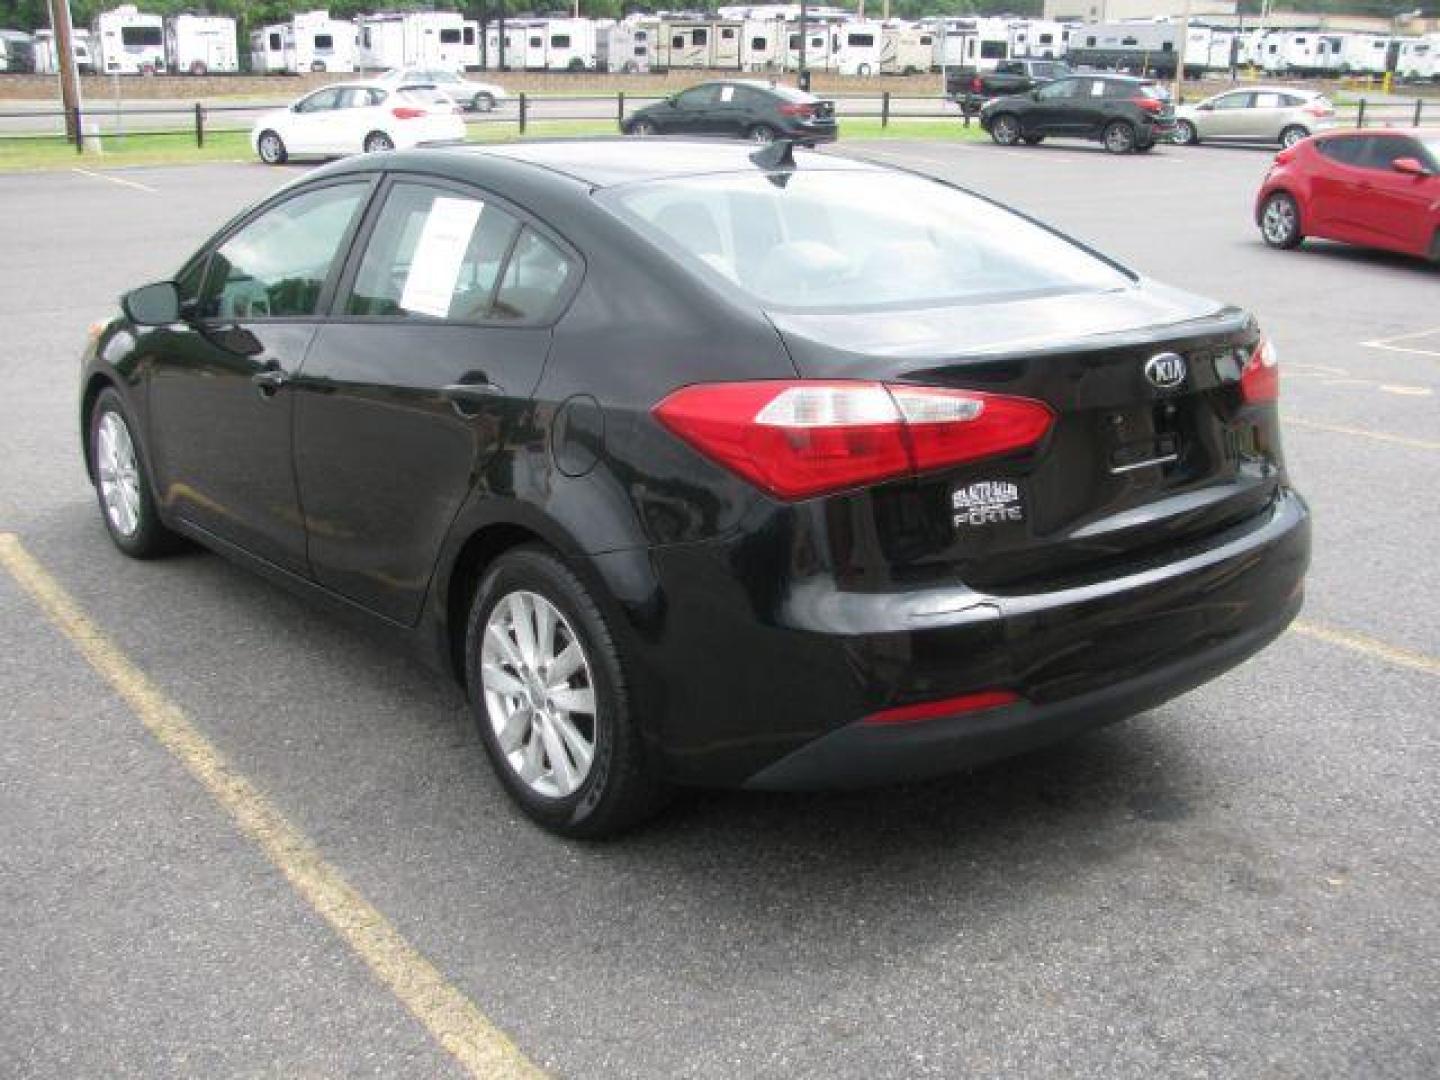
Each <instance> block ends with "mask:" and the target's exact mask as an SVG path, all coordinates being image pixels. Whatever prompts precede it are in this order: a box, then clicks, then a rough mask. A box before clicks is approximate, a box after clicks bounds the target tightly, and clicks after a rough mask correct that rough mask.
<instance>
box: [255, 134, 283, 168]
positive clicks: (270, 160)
mask: <svg viewBox="0 0 1440 1080" xmlns="http://www.w3.org/2000/svg"><path fill="white" fill-rule="evenodd" d="M284 152H285V150H284V146H283V145H282V144H281V142H280V136H279V135H276V134H275V133H274V132H273V131H267V132H266V133H265V134H264V135H261V136H260V160H261V161H263V162H265V164H267V165H275V164H278V163H279V161H280V158H281V155H283V154H284Z"/></svg>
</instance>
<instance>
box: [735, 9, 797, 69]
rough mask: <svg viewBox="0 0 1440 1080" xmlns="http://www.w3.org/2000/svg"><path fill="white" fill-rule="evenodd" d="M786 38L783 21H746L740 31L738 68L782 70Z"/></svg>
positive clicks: (787, 35)
mask: <svg viewBox="0 0 1440 1080" xmlns="http://www.w3.org/2000/svg"><path fill="white" fill-rule="evenodd" d="M788 37H789V30H788V29H787V27H786V25H785V20H784V19H746V20H745V21H744V22H743V23H742V24H741V29H740V66H741V67H742V68H743V69H744V70H746V71H778V70H779V69H781V68H783V67H784V66H785V43H786V40H787V38H788Z"/></svg>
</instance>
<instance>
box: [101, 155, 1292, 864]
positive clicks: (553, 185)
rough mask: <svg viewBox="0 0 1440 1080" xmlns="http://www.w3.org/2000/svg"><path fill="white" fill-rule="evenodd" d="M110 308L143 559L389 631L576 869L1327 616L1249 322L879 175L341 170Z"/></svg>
mask: <svg viewBox="0 0 1440 1080" xmlns="http://www.w3.org/2000/svg"><path fill="white" fill-rule="evenodd" d="M122 307H123V312H122V313H121V314H119V315H117V316H116V317H115V318H114V319H113V320H112V321H111V322H109V323H108V324H106V325H104V326H103V327H100V328H97V330H96V332H95V334H94V337H93V339H92V341H91V343H90V346H89V347H88V349H87V350H86V353H85V358H84V370H83V377H82V381H81V387H82V395H81V402H80V422H81V425H82V430H83V432H84V452H85V461H86V465H87V467H88V469H89V473H90V475H91V477H92V478H93V480H94V483H95V487H96V490H97V492H98V495H99V502H100V508H101V511H102V514H103V519H104V522H105V525H106V527H107V528H108V530H109V533H110V536H111V537H112V539H113V540H114V542H115V544H116V545H118V547H119V548H120V549H121V550H122V551H124V552H125V553H127V554H129V555H132V556H136V557H140V558H145V557H151V556H155V555H157V554H160V553H161V552H164V551H167V550H170V549H171V548H172V547H173V546H174V545H175V544H176V543H177V542H178V541H179V539H180V538H182V537H183V538H188V539H190V540H193V541H199V542H200V543H202V544H204V545H206V546H208V547H210V548H213V549H214V550H216V551H219V552H221V553H223V554H225V555H227V556H229V557H231V558H233V559H235V560H237V561H239V562H241V563H243V564H245V565H248V566H250V567H253V568H254V569H255V570H257V571H259V572H260V573H262V574H264V575H266V576H268V577H269V578H271V579H273V580H275V581H277V582H281V583H283V584H285V585H287V586H290V587H293V588H295V589H297V590H300V591H302V592H305V593H308V594H311V595H313V596H315V597H317V598H321V599H323V600H325V601H327V602H329V603H331V604H333V605H335V606H336V607H338V608H341V609H344V610H346V611H349V612H358V613H361V614H362V615H363V617H365V618H367V619H369V620H371V621H372V622H373V623H374V624H376V625H377V626H381V627H385V628H388V630H389V631H391V632H393V634H394V635H395V638H396V640H397V642H403V643H405V644H407V645H409V646H413V647H414V648H416V649H417V650H418V651H419V653H420V654H421V655H422V656H424V657H427V658H428V659H430V660H431V661H433V662H434V663H435V664H436V666H437V667H439V668H441V669H442V670H445V671H448V672H450V673H452V674H453V676H454V677H456V678H457V679H459V680H460V681H461V682H462V683H463V684H464V686H465V687H466V688H467V689H468V692H469V697H470V701H471V703H472V708H473V709H474V714H475V719H476V722H477V724H478V727H479V731H480V733H481V737H482V739H483V741H484V744H485V747H486V749H487V751H488V752H489V755H490V757H491V759H492V760H493V762H494V765H495V768H496V770H497V771H498V773H499V775H500V777H501V778H502V779H503V781H504V783H505V785H506V787H507V788H508V790H509V792H510V793H511V795H512V796H513V797H514V798H515V800H516V801H517V802H518V803H519V804H520V805H521V806H522V807H523V808H524V809H525V811H526V812H527V813H529V814H530V815H531V816H532V817H534V818H535V820H537V821H539V822H541V823H542V824H544V825H546V826H547V827H549V828H552V829H555V830H556V831H559V832H562V833H565V834H567V835H574V836H587V835H588V836H594V835H600V834H602V833H606V832H612V831H615V830H617V829H620V828H622V827H624V826H626V825H628V824H631V823H633V822H635V821H637V820H639V819H640V818H642V817H643V816H645V815H646V814H647V813H649V812H651V811H652V810H653V809H655V808H656V807H657V806H659V805H660V804H661V802H662V801H663V799H664V797H665V794H666V792H667V790H669V789H670V788H672V787H673V786H674V785H681V784H712V785H713V784H720V785H736V786H748V787H751V788H765V789H787V788H788V789H795V788H814V787H822V786H837V785H839V786H847V785H864V784H874V783H880V782H885V781H891V780H895V779H899V778H913V777H921V776H929V775H934V774H938V773H942V772H946V771H950V770H955V769H960V768H964V767H968V766H971V765H974V764H975V763H977V762H982V761H985V760H988V759H992V758H996V757H999V756H1003V755H1006V754H1012V753H1016V752H1019V751H1022V750H1025V749H1027V748H1029V747H1033V746H1036V745H1039V744H1042V743H1045V742H1048V741H1051V740H1054V739H1058V738H1061V737H1064V736H1068V735H1071V734H1074V733H1076V732H1079V731H1082V730H1084V729H1086V728H1089V727H1092V726H1094V725H1097V724H1101V723H1104V722H1106V721H1110V720H1114V719H1117V718H1119V717H1122V716H1126V715H1129V714H1132V713H1135V712H1138V711H1140V710H1144V709H1148V708H1150V707H1152V706H1154V705H1156V704H1158V703H1160V702H1162V701H1165V700H1167V699H1168V698H1171V697H1173V696H1175V695H1177V694H1179V693H1181V692H1183V691H1185V690H1188V689H1190V688H1191V687H1193V686H1195V685H1197V684H1198V683H1201V682H1203V681H1205V680H1206V679H1209V678H1211V677H1213V676H1215V675H1216V674H1218V673H1220V672H1222V671H1224V670H1226V669H1227V668H1229V667H1231V666H1232V665H1234V664H1236V663H1238V662H1240V661H1241V660H1243V659H1244V658H1246V657H1248V656H1250V655H1251V654H1252V653H1254V652H1256V651H1257V650H1259V649H1260V648H1261V647H1263V646H1264V645H1265V644H1266V643H1267V642H1268V641H1270V640H1271V639H1272V638H1273V637H1275V636H1276V635H1277V634H1279V633H1280V632H1281V631H1282V630H1283V629H1284V627H1285V626H1286V624H1287V623H1288V622H1289V621H1290V619H1291V618H1292V617H1293V616H1294V615H1295V613H1296V612H1297V610H1298V609H1299V607H1300V603H1301V597H1302V583H1303V577H1304V573H1305V569H1306V564H1307V560H1308V554H1309V521H1308V514H1307V511H1306V508H1305V504H1304V503H1303V501H1302V500H1301V498H1300V497H1299V496H1298V495H1297V494H1296V493H1295V491H1294V490H1293V489H1292V487H1291V486H1290V483H1289V481H1288V479H1287V477H1286V472H1285V466H1284V460H1283V458H1282V455H1281V451H1280V430H1279V421H1278V415H1277V409H1276V398H1277V394H1278V386H1279V379H1278V368H1277V366H1276V359H1275V353H1274V350H1273V348H1272V347H1271V345H1270V344H1269V343H1268V342H1267V341H1266V339H1265V338H1264V337H1263V336H1262V335H1261V333H1260V331H1259V330H1258V329H1257V327H1256V325H1255V322H1254V320H1253V319H1252V318H1251V317H1250V316H1249V315H1248V314H1247V313H1246V312H1244V311H1241V310H1237V309H1236V308H1233V307H1227V306H1224V305H1222V304H1217V303H1214V302H1212V301H1209V300H1204V299H1200V298H1198V297H1195V296H1191V295H1188V294H1186V293H1183V292H1179V291H1177V290H1175V289H1171V288H1167V287H1165V286H1162V285H1158V284H1154V283H1152V282H1148V281H1145V280H1143V279H1141V278H1140V277H1138V276H1136V275H1135V274H1134V273H1132V272H1131V271H1129V270H1127V269H1125V268H1124V267H1123V266H1120V265H1118V264H1116V263H1114V262H1111V261H1109V260H1107V259H1105V258H1103V257H1101V256H1098V255H1096V254H1095V253H1094V252H1092V251H1090V250H1089V249H1086V248H1083V247H1080V246H1078V245H1076V244H1074V243H1073V242H1071V241H1069V240H1066V239H1065V238H1063V237H1061V236H1059V235H1058V234H1056V233H1054V232H1051V231H1049V230H1047V229H1045V228H1043V227H1041V226H1039V225H1037V224H1035V223H1033V222H1032V221H1030V220H1029V219H1027V218H1024V217H1021V216H1018V215H1016V214H1013V213H1011V212H1009V211H1006V210H1004V209H1002V208H1000V207H998V206H997V205H995V204H994V203H992V202H990V201H988V200H985V199H982V198H979V197H977V196H973V195H970V194H968V193H966V192H964V191H962V190H959V189H956V188H954V187H951V186H948V185H946V184H944V183H941V182H938V181H932V180H928V179H924V178H921V177H918V176H915V175H911V174H908V173H903V172H899V171H895V170H891V169H887V168H884V167H880V166H877V165H872V164H864V163H860V162H853V161H846V160H843V159H838V158H834V157H826V156H822V155H818V154H812V153H808V152H806V151H803V150H802V151H799V152H798V153H794V154H793V156H792V151H791V148H790V147H789V146H788V144H776V145H774V146H770V147H765V148H761V149H759V150H751V149H749V148H745V147H743V146H740V145H736V144H733V143H727V142H717V141H709V142H690V143H685V142H673V141H667V142H659V141H657V142H651V143H644V144H639V145H637V144H635V143H633V142H626V141H623V140H618V139H617V140H610V141H599V142H593V143H584V144H577V143H561V144H545V143H532V144H525V145H517V146H512V147H507V148H503V149H490V150H483V151H482V150H479V149H455V150H449V151H416V152H412V153H405V154H389V155H382V156H378V157H366V158H359V159H353V160H350V161H345V162H341V163H337V164H335V165H331V166H329V167H326V168H323V169H320V170H317V171H315V172H312V173H309V174H307V175H306V176H304V177H302V178H301V179H300V180H299V181H297V182H296V183H295V184H293V185H291V186H290V187H289V188H287V189H285V190H282V191H281V192H279V193H278V194H275V195H273V196H271V197H270V198H268V199H266V200H265V201H264V202H262V203H260V204H259V205H257V206H255V207H254V208H252V209H250V210H248V211H246V212H245V213H244V214H242V215H241V216H240V217H238V218H236V219H235V220H234V221H233V222H232V223H231V224H229V225H227V226H226V227H225V228H224V229H223V230H222V231H221V232H220V233H219V234H218V235H217V236H215V237H214V239H212V240H211V241H210V242H208V243H207V244H205V245H204V246H203V247H202V248H201V249H200V250H199V251H198V252H197V253H196V254H195V255H194V256H193V257H192V258H191V259H190V260H189V261H188V262H186V264H185V265H184V266H183V267H181V268H180V270H179V272H178V274H177V275H176V276H175V278H174V280H173V281H165V282H161V283H158V284H154V285H148V286H145V287H143V288H140V289H137V290H135V291H134V292H131V293H130V294H128V295H127V296H126V297H125V298H124V300H123V303H122Z"/></svg>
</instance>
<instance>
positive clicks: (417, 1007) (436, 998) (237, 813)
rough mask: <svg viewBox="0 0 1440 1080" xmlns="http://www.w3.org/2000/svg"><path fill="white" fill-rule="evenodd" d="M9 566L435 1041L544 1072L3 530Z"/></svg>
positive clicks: (486, 1069) (524, 1074)
mask: <svg viewBox="0 0 1440 1080" xmlns="http://www.w3.org/2000/svg"><path fill="white" fill-rule="evenodd" d="M0 565H3V566H4V568H5V569H6V570H7V571H9V573H10V576H11V577H13V578H14V579H15V581H16V582H17V583H18V584H19V585H20V587H21V588H22V589H24V590H25V591H26V592H27V593H29V594H30V596H31V598H32V599H33V600H34V601H35V603H36V604H37V605H38V606H39V607H40V609H41V610H42V611H43V612H44V613H45V615H46V616H47V617H48V618H49V619H50V621H51V622H52V623H54V624H55V626H56V627H57V628H58V629H59V630H60V631H61V632H62V633H63V634H64V635H65V636H66V637H68V638H69V639H70V641H71V643H72V644H73V645H74V646H75V648H76V649H77V650H78V651H79V652H80V654H81V656H83V657H84V658H85V659H86V660H87V661H88V662H89V664H90V666H91V667H93V668H94V669H95V670H96V671H97V672H98V673H99V674H100V675H101V676H103V677H104V679H105V680H106V681H107V682H108V683H109V684H110V685H111V686H112V687H113V688H114V689H115V691H116V692H117V693H118V694H119V695H120V697H121V698H122V699H124V701H125V702H126V704H128V705H129V706H130V708H131V709H132V710H133V711H134V712H135V715H136V716H137V717H139V719H140V722H141V723H143V724H144V725H145V727H146V729H147V730H148V731H149V732H150V734H151V735H153V736H154V737H155V739H156V740H157V741H158V742H159V743H160V744H161V745H162V746H164V747H165V749H166V750H168V751H170V753H171V754H173V755H174V756H175V757H176V758H178V759H179V761H180V763H181V764H182V765H184V766H185V768H186V769H187V770H188V771H189V773H190V775H191V776H193V777H194V778H195V779H196V780H198V781H199V782H200V784H201V786H203V787H204V788H205V790H206V791H207V792H208V793H209V795H210V797H211V798H213V799H214V800H215V801H216V802H217V803H219V804H220V806H221V807H222V808H223V809H224V810H225V812H226V813H228V814H229V815H230V817H231V818H233V819H234V821H235V823H236V824H237V825H238V826H239V827H240V829H241V830H242V831H243V832H244V833H245V834H246V835H247V836H249V837H250V839H252V840H253V841H255V843H256V844H258V845H259V847H260V848H261V850H262V851H264V852H265V854H266V856H267V857H268V858H269V859H270V861H271V862H272V863H274V864H275V866H276V868H277V869H279V871H280V872H281V873H282V874H284V875H285V877H286V879H287V880H289V882H290V884H291V886H292V887H294V889H295V891H296V892H297V893H299V894H300V896H301V897H302V898H303V899H304V900H305V902H306V903H307V904H309V905H310V907H311V908H312V909H314V911H315V912H316V913H317V914H318V915H320V917H321V918H323V919H324V920H325V921H326V922H328V923H329V924H330V926H331V927H332V928H333V929H334V931H335V932H336V933H337V934H338V935H339V936H340V938H341V940H343V941H344V942H345V944H346V945H348V946H349V947H350V948H351V949H352V950H353V951H354V952H355V953H356V954H357V955H358V956H359V957H360V959H362V960H363V961H365V963H366V965H368V966H369V968H370V970H371V971H372V972H373V973H374V974H375V977H376V978H378V979H379V980H380V981H381V982H382V983H384V984H385V986H386V987H388V988H389V990H390V992H391V993H392V994H394V995H395V997H396V998H397V999H398V1000H399V1001H400V1003H401V1004H402V1005H404V1006H405V1008H406V1009H408V1010H409V1012H410V1014H411V1015H412V1016H414V1017H415V1019H417V1020H418V1021H420V1023H421V1024H422V1025H424V1027H425V1029H426V1031H428V1032H429V1033H430V1035H431V1036H432V1037H433V1038H434V1039H435V1041H436V1042H438V1043H439V1044H440V1045H441V1046H443V1047H444V1048H445V1049H446V1050H447V1051H449V1052H450V1053H451V1054H452V1055H453V1056H454V1057H455V1059H456V1060H457V1061H458V1062H459V1063H460V1064H461V1065H462V1066H463V1067H464V1068H465V1069H466V1070H467V1071H469V1072H470V1073H471V1074H472V1075H474V1076H477V1077H487V1078H490V1077H494V1078H511V1077H514V1078H540V1077H543V1076H544V1075H545V1074H544V1073H542V1072H541V1071H540V1069H539V1068H537V1067H536V1066H535V1065H534V1064H532V1063H531V1062H530V1061H529V1060H528V1059H527V1058H526V1057H525V1056H524V1054H522V1053H521V1052H520V1050H519V1049H518V1048H517V1047H516V1046H515V1044H514V1043H512V1042H511V1041H510V1040H509V1038H507V1037H506V1036H505V1034H504V1033H503V1032H501V1031H500V1030H499V1029H498V1028H497V1027H496V1026H495V1025H494V1024H493V1023H491V1022H490V1020H489V1019H488V1018H487V1017H486V1016H485V1014H484V1013H482V1012H481V1011H480V1010H479V1009H478V1008H477V1007H476V1006H475V1004H474V1002H472V1001H471V1000H470V999H469V998H467V997H466V996H465V995H464V994H462V993H461V992H460V991H459V990H457V989H456V988H455V987H454V986H452V985H451V984H450V983H448V982H447V981H446V980H445V977H444V976H443V975H442V974H441V973H440V972H439V970H437V969H436V967H435V966H434V965H433V964H431V963H430V961H428V960H427V959H425V957H424V956H422V955H421V954H420V953H419V952H418V951H417V950H416V949H415V947H414V946H413V945H411V944H410V943H409V942H408V941H406V940H405V939H404V938H403V937H402V936H401V935H400V932H399V931H398V930H396V929H395V927H394V926H392V925H391V924H390V921H389V920H388V919H386V918H385V916H384V915H383V914H382V913H381V912H380V911H379V910H378V909H377V908H375V907H374V906H373V905H371V903H370V902H369V901H368V900H366V899H365V897H363V896H362V895H361V894H360V893H359V892H358V891H356V889H355V888H354V886H352V885H351V884H350V883H349V882H347V881H346V880H345V879H344V877H343V876H341V874H340V871H339V870H337V869H336V868H335V867H333V866H331V865H330V864H329V863H328V862H326V861H325V857H324V856H323V855H322V854H321V853H320V851H319V850H318V849H317V848H316V847H315V845H314V844H313V843H312V842H311V841H310V839H309V838H308V837H307V836H305V834H304V833H302V832H301V831H300V830H299V829H297V828H296V827H295V826H294V825H292V824H290V822H289V821H288V820H287V819H286V818H285V816H284V815H283V814H282V813H281V812H280V811H279V810H278V809H277V808H276V807H275V806H274V805H273V804H271V802H270V800H269V799H267V798H266V797H265V796H264V795H263V794H262V793H261V792H260V791H259V789H258V788H256V787H255V785H254V784H252V783H251V782H250V781H249V780H248V779H246V778H245V777H244V776H243V775H241V774H240V773H239V772H237V771H236V770H235V768H234V767H233V766H232V765H231V764H230V763H229V762H227V761H226V760H225V758H224V757H223V756H222V755H221V754H220V752H219V751H218V750H217V749H216V748H215V747H214V746H213V745H211V743H210V742H209V740H207V739H206V738H205V736H204V735H202V734H201V733H200V732H199V730H198V729H196V727H195V726H194V725H193V724H192V723H191V722H190V719H189V718H188V717H187V716H186V715H185V714H184V712H182V711H181V710H180V708H179V707H178V706H176V705H175V704H174V703H173V702H171V701H170V700H169V699H168V698H167V697H166V696H165V694H164V693H163V692H162V691H161V690H160V688H159V687H157V686H156V685H155V684H154V683H153V682H151V681H150V679H149V678H148V677H147V676H146V675H145V673H144V672H142V671H141V670H140V669H139V668H137V667H136V666H135V665H134V664H132V663H131V662H130V661H129V659H127V658H126V656H125V654H124V653H123V652H121V651H120V649H118V648H116V646H115V645H114V644H112V643H111V641H110V640H109V639H108V638H107V637H106V636H105V634H104V633H103V632H102V631H101V630H100V628H99V627H98V626H96V625H95V624H94V623H93V622H91V621H90V619H89V618H87V617H86V615H85V614H84V612H83V611H82V610H81V609H80V606H79V605H78V604H77V603H76V602H75V600H74V599H72V598H71V596H70V595H69V594H68V593H67V592H66V591H65V590H64V588H62V587H61V585H60V584H59V582H57V581H56V580H55V579H54V578H53V577H51V576H50V574H49V573H48V572H47V571H46V570H45V568H44V567H43V566H41V565H40V563H39V562H37V561H36V560H35V558H34V557H33V556H31V555H30V553H29V552H28V551H26V550H25V548H24V546H23V545H22V544H21V543H20V539H19V538H18V537H17V536H15V535H14V534H13V533H0Z"/></svg>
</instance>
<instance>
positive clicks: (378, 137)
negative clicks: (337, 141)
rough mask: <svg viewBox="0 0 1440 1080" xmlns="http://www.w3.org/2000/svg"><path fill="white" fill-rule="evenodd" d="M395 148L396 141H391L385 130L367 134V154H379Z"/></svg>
mask: <svg viewBox="0 0 1440 1080" xmlns="http://www.w3.org/2000/svg"><path fill="white" fill-rule="evenodd" d="M352 145H353V144H352ZM394 149H395V143H394V142H393V141H391V139H390V136H389V135H386V134H385V133H384V132H381V131H377V132H375V133H374V134H371V135H368V136H366V138H365V152H366V153H367V154H378V153H382V152H383V151H385V150H394Z"/></svg>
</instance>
